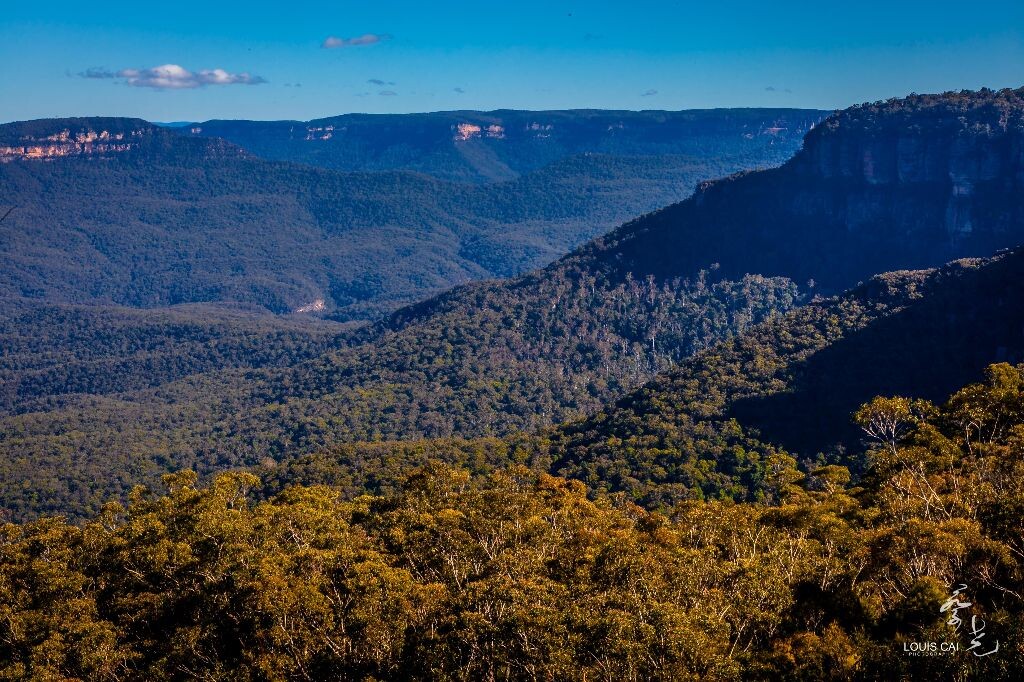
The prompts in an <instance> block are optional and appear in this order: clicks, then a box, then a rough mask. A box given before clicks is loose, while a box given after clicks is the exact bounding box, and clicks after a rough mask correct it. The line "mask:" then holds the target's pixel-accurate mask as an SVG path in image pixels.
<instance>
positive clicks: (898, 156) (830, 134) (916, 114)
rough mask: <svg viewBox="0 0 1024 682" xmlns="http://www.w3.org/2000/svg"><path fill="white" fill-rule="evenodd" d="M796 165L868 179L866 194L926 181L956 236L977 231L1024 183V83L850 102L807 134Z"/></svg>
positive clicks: (810, 174)
mask: <svg viewBox="0 0 1024 682" xmlns="http://www.w3.org/2000/svg"><path fill="white" fill-rule="evenodd" d="M791 170H792V171H793V173H794V174H796V175H798V176H801V177H804V178H821V179H824V180H843V181H847V183H849V184H853V185H856V184H861V185H864V186H865V189H864V191H863V192H862V193H861V194H863V195H865V196H866V195H870V194H871V193H872V192H871V190H870V189H868V188H878V189H879V190H883V191H887V190H890V191H891V190H896V191H900V190H902V189H910V190H922V189H924V188H926V187H927V188H929V189H930V192H931V193H934V195H935V196H936V197H939V196H941V197H942V198H943V199H945V206H944V209H945V210H944V211H943V214H944V215H943V222H944V227H945V229H946V232H947V233H948V234H949V235H950V236H951V237H953V238H956V237H957V236H960V235H964V234H969V233H971V232H973V231H974V230H975V228H976V225H975V223H976V222H978V225H977V228H979V229H996V228H999V227H1002V226H999V225H991V224H988V223H987V220H986V218H987V216H986V215H985V214H988V213H991V208H992V206H991V202H992V201H993V200H995V199H996V197H997V196H998V195H999V194H1006V195H1010V194H1015V193H1016V194H1019V193H1020V192H1021V191H1022V190H1024V89H1021V90H1003V91H1000V92H990V91H985V92H981V93H956V94H954V93H950V94H947V95H942V96H929V95H913V96H911V97H908V98H907V99H902V100H890V101H888V102H884V103H880V104H870V105H862V106H858V107H853V108H850V109H847V110H846V111H843V112H840V113H839V114H837V115H835V116H833V117H831V118H829V119H827V120H826V121H825V122H824V123H823V124H822V125H820V126H818V127H817V128H816V129H815V130H814V131H812V132H811V133H810V134H808V136H807V138H806V140H805V147H804V150H803V151H802V152H801V153H800V154H798V155H797V157H796V158H795V159H794V162H793V164H792V169H791ZM875 194H878V192H875ZM976 198H977V199H978V200H976ZM939 203H940V204H941V203H942V202H939ZM979 204H984V205H982V206H979ZM859 208H861V209H863V208H865V207H863V206H862V207H859ZM867 208H870V207H867ZM932 208H933V209H934V208H935V207H932ZM872 213H873V212H872V211H870V210H869V211H866V212H862V215H861V216H860V217H861V219H864V218H866V217H868V216H870V215H871V214H872ZM847 217H848V219H849V220H856V219H857V218H858V215H857V214H856V213H853V212H850V213H848V216H847Z"/></svg>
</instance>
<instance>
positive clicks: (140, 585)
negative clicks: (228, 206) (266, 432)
mask: <svg viewBox="0 0 1024 682" xmlns="http://www.w3.org/2000/svg"><path fill="white" fill-rule="evenodd" d="M1022 389H1024V365H1022V366H1018V367H1012V366H1010V365H1006V364H1003V365H995V366H992V367H991V368H990V369H989V371H988V373H987V375H986V381H985V382H984V383H979V384H973V385H970V386H967V387H965V388H963V389H962V390H960V391H958V392H957V393H955V394H954V395H953V396H952V397H951V398H950V399H949V400H948V401H947V402H946V403H945V404H944V405H943V406H941V407H936V406H934V405H931V404H928V403H925V402H921V401H909V400H906V399H902V398H876V399H875V400H873V401H871V402H870V403H869V404H867V405H865V406H864V408H863V409H862V410H861V411H860V413H859V414H860V417H859V419H860V421H861V422H862V423H863V425H864V428H865V431H866V432H867V431H872V432H875V431H876V423H877V422H876V421H874V416H876V415H877V414H879V413H886V414H891V413H892V408H894V407H895V408H896V409H897V412H898V413H899V418H900V420H901V424H904V426H905V427H904V428H901V429H900V430H899V433H898V434H897V435H896V436H895V437H892V438H889V437H886V438H883V439H882V441H883V442H880V443H879V445H878V446H877V448H873V449H872V450H871V453H870V457H871V465H870V468H869V470H868V472H867V475H866V476H865V477H864V478H863V480H862V481H861V482H860V484H859V485H858V486H857V487H852V488H851V487H849V486H848V482H849V480H850V478H849V472H847V471H845V470H844V469H843V468H842V467H838V466H836V465H827V466H821V467H818V468H816V469H814V470H813V471H812V472H811V474H810V475H809V476H804V475H802V474H801V473H800V472H798V471H797V470H796V468H795V466H794V463H793V462H792V461H791V460H790V461H789V462H788V463H787V462H784V461H782V460H778V461H776V463H775V465H776V466H777V469H776V471H775V475H776V477H777V478H778V479H779V480H781V481H786V485H785V487H784V489H780V491H779V493H778V495H777V497H776V499H775V500H774V501H773V503H772V504H763V503H740V504H736V503H733V502H722V501H690V502H682V503H679V504H676V505H674V506H672V507H669V508H666V509H665V513H664V514H662V513H657V512H648V511H644V510H642V509H640V508H638V507H635V506H633V505H631V504H629V503H625V502H622V501H621V500H620V501H619V502H613V501H612V500H610V499H609V498H607V497H605V496H603V495H600V494H597V495H593V494H591V493H588V491H587V489H586V487H585V486H584V485H582V484H581V483H579V482H576V481H568V480H565V479H561V478H555V477H552V476H549V475H546V474H543V473H540V474H538V473H535V472H532V471H530V470H529V469H527V468H523V467H517V466H512V467H506V468H503V469H494V470H492V471H491V472H490V473H486V474H483V473H481V474H477V475H472V474H470V472H468V471H466V470H464V469H460V468H452V467H449V466H447V465H443V464H441V463H438V462H436V461H427V462H426V463H425V464H424V465H423V466H422V467H421V468H419V469H416V470H412V471H410V472H409V473H408V474H407V475H406V476H405V477H404V479H403V481H402V482H401V483H400V484H399V485H397V486H396V487H394V488H391V489H389V490H388V491H387V492H386V493H385V494H383V495H380V496H372V497H371V496H360V497H356V498H354V499H351V500H350V501H345V500H344V499H343V496H342V495H341V494H340V492H339V491H338V490H337V489H336V488H334V487H330V486H325V485H297V484H295V483H296V482H295V481H279V482H278V483H277V484H272V485H269V486H265V487H263V488H262V489H261V488H260V484H259V479H258V478H257V477H256V476H253V475H252V474H250V473H230V474H221V475H219V476H217V477H215V478H214V479H213V480H212V482H211V483H210V484H209V485H207V486H205V487H202V486H199V485H197V480H198V479H197V476H196V475H195V474H194V473H191V472H183V473H179V474H175V475H172V476H168V477H166V478H165V482H164V485H165V488H166V490H167V492H166V493H164V494H163V495H160V496H157V495H154V494H153V493H151V492H149V491H147V490H145V489H142V488H140V489H137V490H136V491H134V492H133V493H132V495H131V497H130V500H129V503H128V505H127V507H122V506H121V505H118V504H111V505H108V506H106V507H105V508H104V510H103V511H102V512H101V513H100V514H99V515H98V516H96V517H95V518H94V519H92V520H90V521H89V522H88V523H86V524H85V525H83V526H72V525H67V524H66V523H64V522H63V521H62V520H59V519H53V518H48V519H41V520H38V521H33V522H29V523H25V524H22V525H15V524H8V525H6V526H4V527H2V529H0V615H2V618H0V676H2V677H4V678H7V679H55V678H56V679H91V680H92V679H95V680H104V679H110V680H133V679H147V680H160V679H180V678H181V677H183V676H187V677H200V678H204V679H232V680H290V679H296V680H298V679H431V680H461V679H515V680H519V679H523V680H530V679H566V680H586V679H615V680H619V679H637V680H639V679H666V680H669V679H670V680H687V679H693V680H697V679H702V680H707V679H712V680H740V679H744V680H751V679H753V680H774V679H798V680H823V679H835V680H862V679H863V680H870V679H880V678H886V679H892V678H894V677H902V676H920V675H922V674H927V675H930V676H935V677H936V678H939V679H968V678H970V679H975V678H977V679H982V678H983V679H991V680H1012V679H1015V674H1016V673H1015V671H1016V670H1018V669H1019V667H1020V666H1021V665H1022V664H1024V648H1022V647H1024V645H1022V639H1021V632H1020V623H1021V618H1022V616H1024V600H1022V597H1021V594H1022V593H1024V563H1022V562H1024V545H1022V543H1021V537H1024V535H1022V531H1024V485H1022V483H1021V481H1024V449H1022V448H1024V390H1022ZM910 406H917V407H916V409H913V410H911V409H909V407H910ZM453 445H454V446H455V447H456V448H462V450H463V452H464V453H466V454H467V455H468V454H469V453H471V452H473V450H474V448H473V447H472V446H469V445H468V444H466V443H463V444H461V445H460V444H458V443H455V444H453ZM496 445H497V444H496V443H495V444H492V446H496ZM477 452H478V454H483V451H480V450H477ZM492 454H493V455H495V456H496V458H500V457H502V456H507V455H508V454H509V453H508V452H498V451H492ZM307 471H309V470H307ZM318 475H319V474H316V473H315V472H313V476H312V477H313V478H316V477H317V476H318ZM300 478H301V474H300ZM281 486H283V487H281ZM275 488H276V490H275ZM256 491H259V492H256ZM959 584H964V585H967V586H968V587H967V589H968V590H969V591H968V592H964V591H961V592H960V593H959V594H960V595H961V597H962V598H963V599H964V600H965V601H969V602H970V609H971V611H970V614H971V615H974V616H978V617H980V618H983V619H984V621H985V632H984V637H983V638H982V641H983V645H984V648H983V649H978V650H977V651H972V650H971V649H969V648H968V647H969V643H970V639H971V635H970V634H968V632H967V629H966V626H964V625H962V624H961V625H960V626H959V627H956V626H955V624H952V623H948V622H947V620H949V618H950V615H951V614H950V613H949V612H948V611H946V612H944V611H942V610H941V608H940V607H942V605H943V604H944V602H946V601H947V600H948V599H949V598H950V595H951V590H952V589H954V588H953V586H955V585H959ZM960 615H964V614H960ZM922 641H936V642H947V643H958V642H959V643H960V645H961V646H960V648H959V649H958V650H956V651H954V652H952V653H949V654H945V655H942V656H934V657H912V656H908V655H907V653H906V652H905V649H904V644H905V643H910V642H922ZM997 641H998V643H999V650H998V651H997V652H995V653H993V654H991V655H989V656H977V655H976V654H977V653H982V652H983V651H989V650H991V649H992V648H994V647H995V644H996V642H997Z"/></svg>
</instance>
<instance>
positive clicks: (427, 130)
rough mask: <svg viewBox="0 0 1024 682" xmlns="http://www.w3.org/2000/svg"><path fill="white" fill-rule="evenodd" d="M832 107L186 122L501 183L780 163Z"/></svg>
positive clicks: (252, 146) (351, 163)
mask: <svg viewBox="0 0 1024 682" xmlns="http://www.w3.org/2000/svg"><path fill="white" fill-rule="evenodd" d="M828 113H829V112H826V111H814V110H806V109H708V110H688V111H607V110H587V109H579V110H567V111H514V110H500V111H442V112H434V113H425V114H346V115H343V116H332V117H329V118H323V119H317V120H313V121H305V122H304V121H206V122H204V123H195V124H192V125H189V126H183V127H181V128H178V129H177V130H178V131H179V132H181V133H182V134H185V135H200V136H212V137H219V138H223V139H225V140H229V141H231V142H234V143H235V144H238V145H240V146H242V147H244V148H245V149H248V150H249V151H251V152H253V153H255V154H258V155H259V156H262V157H264V158H268V159H279V160H285V161H299V162H302V163H308V164H312V165H316V166H322V167H325V168H334V169H337V170H345V171H381V170H414V171H419V172H422V173H427V174H429V175H432V176H434V177H437V178H440V179H443V180H453V181H459V182H500V181H503V180H510V179H513V178H516V177H519V176H521V175H523V174H526V173H530V172H532V171H535V170H538V169H540V168H542V167H544V166H546V165H549V164H552V163H556V162H558V161H562V160H564V159H567V158H570V157H576V156H581V155H600V156H606V157H608V156H610V157H645V158H651V157H658V156H679V155H682V156H688V157H696V158H712V157H714V158H719V159H727V158H728V159H733V160H734V161H735V162H737V163H739V164H740V165H746V166H747V167H755V166H758V165H776V164H779V163H782V162H783V161H785V160H786V159H788V158H789V157H790V156H792V153H793V151H795V150H796V149H797V148H799V142H800V139H801V138H802V137H803V135H804V134H805V133H806V132H807V131H808V130H809V129H810V128H811V127H812V126H813V125H814V124H815V123H817V122H818V121H820V120H821V119H822V118H824V117H825V116H826V115H827V114H828Z"/></svg>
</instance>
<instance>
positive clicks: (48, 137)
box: [0, 111, 819, 321]
mask: <svg viewBox="0 0 1024 682" xmlns="http://www.w3.org/2000/svg"><path fill="white" fill-rule="evenodd" d="M775 114H776V113H770V114H766V115H764V116H761V117H760V118H758V115H757V113H756V112H755V113H752V112H742V113H741V114H737V115H735V116H737V117H740V119H741V120H740V121H737V122H734V121H733V120H732V119H733V118H734V117H733V115H732V114H730V113H729V112H728V111H725V112H722V113H717V114H709V115H708V116H707V117H702V118H706V119H708V121H707V123H706V124H705V125H703V127H701V128H699V129H691V128H690V127H687V126H670V125H663V126H657V125H654V124H651V126H652V130H653V132H649V133H648V137H649V136H654V137H656V138H657V139H659V140H662V141H660V146H659V147H658V148H664V150H666V151H667V152H668V151H670V150H675V151H676V152H675V153H671V154H670V153H666V154H659V155H654V154H647V153H646V152H647V150H646V146H645V142H644V139H635V138H634V137H630V136H627V137H626V138H625V140H623V141H621V143H616V144H615V145H613V150H614V152H615V155H609V154H599V153H593V154H586V155H584V154H575V153H574V147H573V148H571V150H564V148H562V147H558V148H559V150H561V151H560V152H558V153H553V152H551V151H550V150H549V151H545V150H548V145H546V144H545V145H542V146H541V147H537V148H535V147H534V146H529V145H526V146H523V144H525V142H522V143H520V142H514V140H511V139H508V140H502V144H503V148H505V147H508V148H509V150H513V151H514V154H516V155H518V157H519V158H521V160H522V164H521V165H522V167H523V169H524V170H527V167H528V171H529V172H524V173H516V174H513V175H510V176H509V177H507V178H504V179H503V180H504V181H501V182H496V183H492V184H487V185H473V184H465V183H455V182H452V181H447V180H444V179H437V178H435V177H431V176H429V175H424V174H422V173H414V172H409V167H407V166H408V165H407V166H403V165H402V164H390V165H388V164H383V165H381V164H376V165H375V164H361V165H359V164H355V165H351V164H350V165H349V166H345V165H344V164H341V165H338V164H326V165H327V166H329V167H332V168H340V167H344V168H346V169H354V170H359V171H360V172H340V171H338V170H330V169H325V168H315V167H311V166H309V165H296V164H293V163H286V162H275V161H267V160H264V159H261V158H259V157H257V156H255V155H253V154H251V153H247V152H245V151H243V150H242V148H241V147H239V146H236V145H233V144H231V143H229V142H225V141H224V140H221V139H219V138H216V137H204V136H199V135H197V136H191V135H182V134H178V133H179V132H180V131H178V130H171V129H166V128H159V127H156V126H153V125H152V124H148V123H146V122H144V121H139V120H132V119H55V120H43V121H30V122H22V123H12V124H6V125H3V126H0V162H5V163H0V210H2V211H3V213H6V212H7V210H8V209H11V208H12V209H13V210H12V211H11V212H10V214H9V215H7V217H6V219H5V220H4V221H3V223H0V257H2V259H3V262H4V268H3V270H2V273H0V295H12V296H19V297H28V298H38V299H46V300H48V301H50V302H72V303H97V302H99V303H114V304H118V305H127V306H135V307H139V306H141V307H155V306H164V305H174V304H178V303H196V302H239V303H244V304H250V303H255V304H257V305H260V306H262V307H265V308H267V309H268V310H270V311H272V312H285V311H290V310H293V309H297V308H300V307H302V306H307V305H310V304H314V303H315V302H316V301H324V303H323V308H324V313H326V314H330V315H332V316H334V317H336V318H338V319H342V321H344V319H357V318H367V317H373V316H379V315H381V314H382V313H385V312H388V311H391V310H393V309H395V308H396V307H398V306H400V305H401V304H406V303H411V302H414V301H416V300H420V299H422V298H424V297H426V296H428V295H431V294H434V293H437V292H438V291H441V290H444V289H447V288H450V287H452V286H453V285H457V284H462V283H465V282H468V281H474V280H481V279H486V278H490V276H509V275H513V274H517V273H519V272H522V271H525V270H528V269H530V268H532V267H537V266H540V265H543V264H545V263H547V262H550V261H551V260H553V259H554V258H557V257H558V256H560V255H562V254H564V253H565V252H567V251H568V250H570V249H571V248H573V247H575V246H578V245H579V244H581V243H583V242H585V241H586V240H588V239H591V238H593V237H596V236H597V235H600V233H602V232H603V231H605V230H607V229H610V228H611V227H613V226H614V225H616V224H620V223H621V222H623V221H624V220H627V219H629V218H631V217H633V216H635V215H637V214H638V213H642V212H644V211H649V210H652V209H654V208H657V207H660V206H664V205H666V204H669V203H672V202H675V201H678V200H680V199H683V198H685V197H686V196H688V195H689V194H690V193H691V191H692V188H693V186H695V184H696V183H697V182H699V181H700V180H703V179H708V178H711V177H715V176H718V175H721V174H723V173H729V172H735V171H737V170H741V169H744V168H754V167H763V166H766V165H772V164H776V163H781V162H782V161H784V160H785V159H786V158H788V157H790V156H792V154H793V153H794V152H795V151H796V150H797V148H798V147H799V144H800V134H801V133H802V132H803V131H805V130H806V129H807V128H809V127H810V126H811V125H812V124H813V122H814V121H816V120H818V118H819V117H818V113H800V114H799V116H798V115H797V114H795V113H794V116H795V117H796V120H795V121H794V122H792V123H790V122H786V121H785V120H781V119H778V117H776V116H775ZM414 118H415V117H414ZM762 119H765V120H769V121H770V122H771V123H770V124H768V123H766V124H765V125H770V126H776V123H778V121H777V119H778V120H781V121H782V123H778V126H782V128H784V130H783V129H782V128H780V129H779V130H778V131H776V132H774V133H769V132H764V133H763V135H764V137H765V138H766V139H767V140H768V142H770V143H768V142H763V140H761V141H758V142H757V144H754V142H752V141H751V140H749V139H748V138H746V137H745V136H744V134H745V131H746V130H748V128H751V127H752V126H753V127H754V128H758V126H757V125H755V121H760V120H762ZM410 120H412V119H410ZM402 121H406V120H404V119H402ZM407 123H408V122H407ZM402 125H406V124H402ZM776 127H777V126H776ZM708 128H710V130H709V129H708ZM758 130H760V129H758ZM445 134H446V135H447V138H446V139H447V143H449V145H452V144H455V142H454V141H453V140H452V139H451V131H449V132H447V133H445ZM761 134H762V133H761V132H758V135H761ZM687 135H689V136H690V138H686V139H681V138H680V136H687ZM375 136H376V137H375ZM391 136H392V135H391V132H390V131H389V129H388V128H387V127H383V128H379V127H374V126H371V128H370V129H368V130H367V131H366V135H365V136H364V137H365V139H364V141H366V140H369V139H376V140H378V141H379V142H380V143H386V142H387V140H389V139H391ZM759 139H760V138H759ZM714 140H719V141H718V142H716V141H714ZM467 143H469V142H467ZM473 143H475V142H473ZM592 146H593V148H594V150H601V148H604V147H602V146H601V145H596V146H594V145H592ZM604 146H608V145H604ZM357 147H358V145H357V144H355V143H354V142H353V143H352V144H348V143H343V144H339V143H337V141H335V142H334V143H332V145H331V146H330V154H331V155H335V156H338V155H340V157H344V156H345V155H346V154H348V153H349V152H352V153H353V154H354V153H356V151H357ZM453 148H454V147H453ZM460 148H462V147H460ZM581 148H582V147H581ZM608 148H612V147H611V146H609V147H608ZM631 150H633V152H631ZM634 152H635V153H634ZM271 156H272V155H271ZM300 157H301V155H291V156H288V155H285V158H295V159H299V160H301V159H300ZM332 158H333V157H332ZM460 158H461V157H460ZM349 167H350V168H349ZM413 170H417V169H413ZM369 171H374V172H369ZM317 307H319V306H317Z"/></svg>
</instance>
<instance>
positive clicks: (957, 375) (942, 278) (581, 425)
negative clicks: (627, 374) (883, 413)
mask: <svg viewBox="0 0 1024 682" xmlns="http://www.w3.org/2000/svg"><path fill="white" fill-rule="evenodd" d="M1022 282H1024V250H1021V249H1018V250H1016V251H1013V252H1012V253H1008V254H1004V255H1001V256H998V257H996V258H993V259H990V260H965V261H958V262H954V263H951V264H949V265H947V266H945V267H943V268H939V269H937V270H927V271H905V272H894V273H889V274H885V275H879V276H877V277H874V278H872V279H871V280H869V281H868V282H866V283H865V284H863V285H862V286H859V287H857V288H856V289H854V290H852V291H850V292H849V293H846V294H843V295H841V296H837V297H834V298H829V299H822V300H818V301H815V302H813V303H811V304H809V305H806V306H803V307H801V308H798V309H796V310H793V311H791V312H790V313H788V314H786V315H785V316H783V317H781V318H780V319H778V320H774V321H771V322H768V323H766V324H763V325H760V326H758V327H755V328H754V329H751V330H750V331H749V332H747V333H745V334H743V335H741V336H739V337H737V338H736V339H734V340H731V341H727V342H725V343H723V344H721V345H719V346H716V347H715V348H713V349H710V350H708V351H704V352H702V353H699V354H697V355H696V356H694V357H693V358H690V359H689V360H687V361H685V362H684V363H682V364H681V365H680V366H679V367H678V368H675V369H673V370H670V371H668V372H666V373H664V374H662V375H660V376H658V377H656V378H655V379H654V380H653V381H651V382H650V383H649V384H648V385H646V386H644V387H643V388H641V389H639V390H638V391H636V392H634V393H631V394H630V395H628V396H626V397H625V398H623V399H622V400H620V401H618V402H617V403H616V404H615V405H614V406H610V407H608V408H607V409H605V410H602V411H601V412H600V413H597V414H595V415H592V416H590V417H588V418H587V419H584V420H581V421H577V422H574V423H570V424H566V425H564V426H560V427H558V429H556V430H554V431H553V432H552V433H551V434H549V437H550V439H551V445H550V450H547V451H546V452H547V454H549V455H550V457H551V469H552V471H554V472H557V473H559V474H561V475H568V476H573V477H578V478H581V479H583V480H584V481H586V482H587V483H588V484H590V485H592V486H597V487H602V488H607V489H610V490H622V491H627V492H629V493H630V494H631V495H633V496H635V497H636V498H638V499H643V500H645V502H646V503H648V504H658V503H666V502H669V501H671V500H673V499H680V498H692V497H695V496H696V497H703V496H708V497H718V496H721V495H725V496H728V497H736V498H738V499H758V498H759V496H760V495H763V494H764V492H765V488H764V486H765V485H766V484H767V483H768V482H769V479H770V476H769V473H770V466H771V456H772V455H773V454H774V453H777V452H779V451H785V452H788V453H791V454H792V455H793V456H796V457H798V458H799V459H801V460H803V461H806V462H815V461H818V460H819V457H820V456H822V455H823V456H824V457H825V459H826V460H827V461H830V462H833V463H841V464H843V465H848V466H850V467H852V468H853V470H854V471H855V472H856V471H860V470H862V469H863V466H864V460H863V459H862V458H861V455H862V453H863V433H862V432H861V430H860V429H859V428H858V427H857V426H856V425H855V424H854V423H853V421H852V419H851V415H852V413H853V412H854V411H855V410H856V409H857V407H858V406H859V405H860V404H861V403H864V402H867V401H868V400H870V399H871V398H872V397H873V396H876V395H902V396H914V397H918V398H926V399H929V400H935V401H940V400H944V399H945V398H946V396H948V395H949V394H950V393H951V392H952V391H953V390H954V389H955V388H956V387H957V386H959V385H961V384H964V383H968V382H972V381H978V380H980V379H981V376H982V369H983V368H984V367H986V366H987V365H989V364H991V363H994V362H1021V361H1022V360H1024V305H1022V304H1021V301H1022V300H1024V283H1022Z"/></svg>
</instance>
